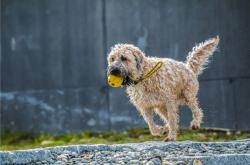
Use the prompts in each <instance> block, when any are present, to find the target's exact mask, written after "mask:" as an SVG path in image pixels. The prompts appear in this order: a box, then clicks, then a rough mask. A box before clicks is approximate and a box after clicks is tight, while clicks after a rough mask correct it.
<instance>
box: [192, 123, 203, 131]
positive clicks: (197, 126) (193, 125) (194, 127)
mask: <svg viewBox="0 0 250 165" xmlns="http://www.w3.org/2000/svg"><path fill="white" fill-rule="evenodd" d="M190 127H191V129H192V130H197V129H200V127H201V126H200V123H199V122H197V121H192V122H191V124H190Z"/></svg>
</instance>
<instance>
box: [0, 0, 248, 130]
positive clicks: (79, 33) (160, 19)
mask: <svg viewBox="0 0 250 165" xmlns="http://www.w3.org/2000/svg"><path fill="white" fill-rule="evenodd" d="M249 17H250V1H248V0H220V1H218V0H209V1H207V0H187V1H186V0H126V1H124V0H74V1H70V0H23V1H20V0H1V59H0V60H1V91H0V99H1V130H11V131H17V130H29V131H35V132H38V133H44V132H45V133H53V134H56V133H64V132H79V131H82V130H125V129H128V128H131V127H145V126H146V125H145V123H144V121H143V119H142V118H141V117H140V116H139V114H138V112H137V111H136V109H135V108H134V107H133V106H132V105H131V104H130V103H129V100H128V98H127V97H126V94H125V92H124V90H123V89H111V88H109V87H108V86H107V84H106V56H107V53H108V51H109V50H110V47H111V46H112V45H114V44H116V43H132V44H135V45H137V46H139V47H140V48H141V49H143V50H144V51H145V53H146V54H147V55H150V56H159V57H170V58H173V59H176V60H181V61H184V60H185V58H186V56H187V54H188V52H189V51H190V50H191V48H192V47H193V46H194V45H195V44H196V43H199V42H202V41H204V40H206V39H208V38H210V37H214V36H216V35H219V36H220V38H221V42H220V45H219V49H218V51H217V52H215V54H214V56H213V57H212V58H211V63H210V64H209V67H208V69H207V70H206V71H205V72H204V74H202V75H201V76H200V78H199V79H200V91H199V100H200V104H201V107H202V108H203V110H204V114H205V118H204V124H203V126H204V127H221V128H230V129H237V130H250V120H249V119H250V104H249V102H250V66H249V65H250V47H249V46H250V41H249V39H250V21H249ZM190 120H191V113H190V111H189V110H187V109H186V108H182V110H181V126H182V127H188V125H189V122H190Z"/></svg>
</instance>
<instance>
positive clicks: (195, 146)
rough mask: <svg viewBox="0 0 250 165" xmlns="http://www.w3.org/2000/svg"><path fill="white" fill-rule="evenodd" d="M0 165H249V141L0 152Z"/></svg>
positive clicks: (134, 144)
mask: <svg viewBox="0 0 250 165" xmlns="http://www.w3.org/2000/svg"><path fill="white" fill-rule="evenodd" d="M0 162H1V164H57V165H59V164H60V165H61V164H62V165H63V164H65V165H66V164H67V165H71V164H81V165H85V164H86V165H87V164H91V165H100V164H103V165H109V164H135V165H136V164H138V165H139V164H146V165H161V164H163V165H164V164H165V165H177V164H178V165H187V164H188V165H189V164H190V165H202V164H209V165H213V164H222V165H223V164H227V165H230V164H232V165H235V164H236V165H237V164H250V139H246V140H241V141H232V142H216V143H214V142H213V143H212V142H205V143H201V142H192V141H184V142H144V143H131V144H117V145H101V144H100V145H73V146H58V147H50V148H38V149H32V150H19V151H0Z"/></svg>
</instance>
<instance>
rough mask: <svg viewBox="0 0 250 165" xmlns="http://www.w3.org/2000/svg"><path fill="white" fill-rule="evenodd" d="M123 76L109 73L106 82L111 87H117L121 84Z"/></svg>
mask: <svg viewBox="0 0 250 165" xmlns="http://www.w3.org/2000/svg"><path fill="white" fill-rule="evenodd" d="M122 82H123V78H122V77H120V76H114V75H109V76H108V84H109V85H110V86H111V87H114V88H118V87H120V86H121V85H122Z"/></svg>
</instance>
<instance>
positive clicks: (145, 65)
mask: <svg viewBox="0 0 250 165" xmlns="http://www.w3.org/2000/svg"><path fill="white" fill-rule="evenodd" d="M218 43H219V37H217V38H212V39H210V40H207V41H205V42H204V43H201V44H199V45H198V46H196V47H194V48H193V50H192V52H190V53H189V55H188V57H187V62H186V63H183V62H179V61H175V60H173V59H169V58H157V57H146V56H145V54H144V53H143V52H142V51H141V50H140V49H139V48H137V47H135V46H133V45H130V44H117V45H115V46H114V47H113V48H112V50H111V52H110V53H109V56H108V64H109V66H108V74H110V73H112V71H113V69H114V68H118V69H119V71H120V72H119V75H121V76H122V77H126V76H128V75H130V76H133V77H135V78H140V77H141V76H142V75H143V74H144V73H145V72H147V71H149V70H150V69H151V68H152V67H153V66H154V65H155V64H156V63H157V62H159V61H162V62H164V65H163V66H162V67H161V68H160V70H159V71H157V72H156V73H154V74H153V75H152V76H151V77H149V78H147V79H145V80H143V81H141V82H139V83H138V84H136V85H129V86H126V91H127V93H128V96H129V98H130V101H131V102H132V103H133V104H134V105H135V107H136V108H137V110H138V111H139V112H140V114H141V115H142V116H143V118H144V120H145V121H146V123H147V124H148V126H149V129H150V132H151V134H152V135H155V136H161V135H163V134H164V133H166V132H168V136H167V137H166V138H165V140H166V141H169V140H176V136H177V131H178V122H179V115H178V108H179V106H180V105H187V106H188V107H189V108H190V110H191V111H192V114H193V120H192V121H191V127H192V128H193V129H198V128H200V124H201V123H202V118H203V113H202V110H201V109H200V108H199V103H198V100H197V93H198V89H199V82H198V79H197V77H198V75H199V74H200V73H201V72H202V70H203V67H204V65H205V64H206V63H207V61H208V58H209V56H211V55H212V54H213V52H214V51H215V49H216V47H217V45H218ZM121 59H123V60H121ZM124 59H126V60H124ZM154 113H156V114H158V115H159V116H160V117H161V118H162V119H163V121H164V123H165V125H164V126H160V125H157V124H155V123H154V121H153V116H154Z"/></svg>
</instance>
